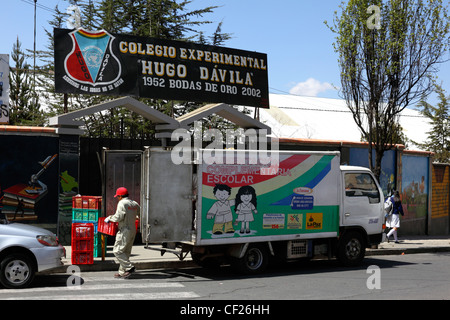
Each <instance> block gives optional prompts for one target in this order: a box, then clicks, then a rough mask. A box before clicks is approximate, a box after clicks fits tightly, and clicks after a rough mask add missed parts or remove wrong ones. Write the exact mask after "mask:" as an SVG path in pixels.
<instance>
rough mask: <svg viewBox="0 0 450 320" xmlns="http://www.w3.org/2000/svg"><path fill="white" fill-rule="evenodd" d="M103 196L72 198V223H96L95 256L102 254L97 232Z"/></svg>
mask: <svg viewBox="0 0 450 320" xmlns="http://www.w3.org/2000/svg"><path fill="white" fill-rule="evenodd" d="M101 208H102V197H100V196H81V195H80V196H75V197H73V198H72V223H92V224H93V225H94V233H95V235H94V249H93V250H94V258H96V257H99V256H100V255H101V250H102V247H101V241H100V235H99V234H97V223H98V218H99V217H100V215H101Z"/></svg>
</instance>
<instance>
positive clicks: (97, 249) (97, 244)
mask: <svg viewBox="0 0 450 320" xmlns="http://www.w3.org/2000/svg"><path fill="white" fill-rule="evenodd" d="M106 243H107V239H106V235H105V253H106ZM101 256H102V238H101V234H98V233H97V234H96V235H95V236H94V258H99V257H101Z"/></svg>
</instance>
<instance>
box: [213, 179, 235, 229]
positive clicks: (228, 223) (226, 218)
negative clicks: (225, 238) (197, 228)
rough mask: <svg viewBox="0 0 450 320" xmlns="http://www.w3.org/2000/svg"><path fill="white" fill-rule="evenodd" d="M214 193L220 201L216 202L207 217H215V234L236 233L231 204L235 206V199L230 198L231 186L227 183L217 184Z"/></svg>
mask: <svg viewBox="0 0 450 320" xmlns="http://www.w3.org/2000/svg"><path fill="white" fill-rule="evenodd" d="M213 193H214V196H215V197H216V199H217V200H218V201H216V202H214V204H213V205H212V206H211V208H210V209H209V211H208V213H207V215H206V219H212V218H214V226H213V230H212V232H213V234H223V233H224V232H225V233H234V228H233V214H232V213H231V206H234V202H235V200H234V199H233V200H228V197H229V196H230V194H231V188H230V187H229V186H227V185H226V184H216V186H215V187H214V189H213Z"/></svg>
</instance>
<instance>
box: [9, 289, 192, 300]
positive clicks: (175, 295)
mask: <svg viewBox="0 0 450 320" xmlns="http://www.w3.org/2000/svg"><path fill="white" fill-rule="evenodd" d="M74 292H75V291H74ZM198 297H200V296H199V295H198V294H196V293H195V292H189V291H181V292H148V293H112V294H92V295H63V296H62V295H59V294H58V295H49V296H38V297H37V296H33V297H26V298H25V299H27V300H105V299H108V300H128V299H129V300H159V299H189V298H198ZM5 300H17V297H11V298H6V299H5Z"/></svg>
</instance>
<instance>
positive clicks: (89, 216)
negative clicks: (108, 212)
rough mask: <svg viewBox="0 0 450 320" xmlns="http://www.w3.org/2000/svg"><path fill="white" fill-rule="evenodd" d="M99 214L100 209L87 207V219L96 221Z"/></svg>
mask: <svg viewBox="0 0 450 320" xmlns="http://www.w3.org/2000/svg"><path fill="white" fill-rule="evenodd" d="M83 210H84V209H83ZM99 215H100V210H94V209H88V211H87V221H95V222H97V221H98V217H99Z"/></svg>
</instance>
